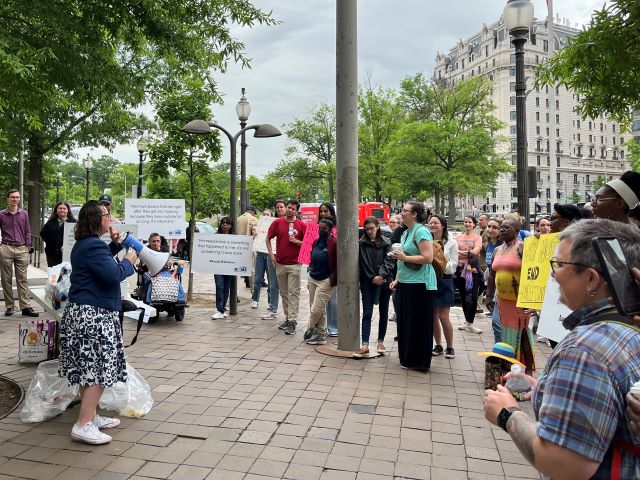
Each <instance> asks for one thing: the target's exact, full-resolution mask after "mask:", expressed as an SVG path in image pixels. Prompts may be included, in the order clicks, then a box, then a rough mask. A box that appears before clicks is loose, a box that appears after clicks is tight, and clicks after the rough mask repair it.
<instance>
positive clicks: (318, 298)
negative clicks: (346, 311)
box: [307, 277, 333, 335]
mask: <svg viewBox="0 0 640 480" xmlns="http://www.w3.org/2000/svg"><path fill="white" fill-rule="evenodd" d="M307 287H309V307H310V313H309V328H315V329H317V330H320V332H321V333H322V334H323V335H324V331H325V330H326V328H327V317H326V315H325V311H326V309H327V303H329V299H330V298H331V293H332V292H333V287H332V286H331V282H330V281H329V279H328V278H325V279H324V280H314V279H313V278H311V277H309V279H308V280H307Z"/></svg>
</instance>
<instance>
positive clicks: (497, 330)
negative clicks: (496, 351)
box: [491, 295, 502, 343]
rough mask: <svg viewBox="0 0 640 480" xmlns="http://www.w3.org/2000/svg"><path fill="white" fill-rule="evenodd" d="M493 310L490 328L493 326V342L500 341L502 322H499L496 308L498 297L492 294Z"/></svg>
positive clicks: (498, 312) (498, 313) (498, 310)
mask: <svg viewBox="0 0 640 480" xmlns="http://www.w3.org/2000/svg"><path fill="white" fill-rule="evenodd" d="M493 301H494V302H495V303H494V304H493V305H494V306H493V312H492V313H491V328H493V339H494V340H495V343H498V342H501V341H502V324H501V323H500V309H499V308H498V297H497V296H496V295H494V297H493Z"/></svg>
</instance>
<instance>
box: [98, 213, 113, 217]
mask: <svg viewBox="0 0 640 480" xmlns="http://www.w3.org/2000/svg"><path fill="white" fill-rule="evenodd" d="M109 215H111V214H110V213H109V212H107V213H102V214H101V215H100V216H101V217H108V216H109Z"/></svg>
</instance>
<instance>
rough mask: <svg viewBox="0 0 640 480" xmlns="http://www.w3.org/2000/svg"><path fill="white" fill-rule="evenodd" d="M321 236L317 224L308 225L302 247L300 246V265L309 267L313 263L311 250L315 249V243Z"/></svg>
mask: <svg viewBox="0 0 640 480" xmlns="http://www.w3.org/2000/svg"><path fill="white" fill-rule="evenodd" d="M319 236H320V235H319V234H318V224H317V223H307V229H306V231H305V232H304V238H303V239H302V245H301V246H300V253H299V254H298V263H302V264H304V265H309V264H310V263H311V249H312V248H313V242H315V241H316V239H317V238H318V237H319Z"/></svg>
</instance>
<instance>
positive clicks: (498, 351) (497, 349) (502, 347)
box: [478, 342, 525, 369]
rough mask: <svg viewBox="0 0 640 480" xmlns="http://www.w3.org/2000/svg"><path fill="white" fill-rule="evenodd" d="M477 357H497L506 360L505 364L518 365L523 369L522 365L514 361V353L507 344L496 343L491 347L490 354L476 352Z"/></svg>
mask: <svg viewBox="0 0 640 480" xmlns="http://www.w3.org/2000/svg"><path fill="white" fill-rule="evenodd" d="M478 355H479V356H481V357H498V358H501V359H503V360H506V361H507V362H510V363H514V364H516V365H520V366H522V368H523V369H524V368H525V366H524V365H523V364H522V363H520V362H519V361H518V360H516V359H515V356H516V351H515V350H514V348H513V347H512V346H511V345H509V344H508V343H504V342H498V343H496V344H495V345H494V346H493V349H492V350H491V351H490V352H478Z"/></svg>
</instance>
